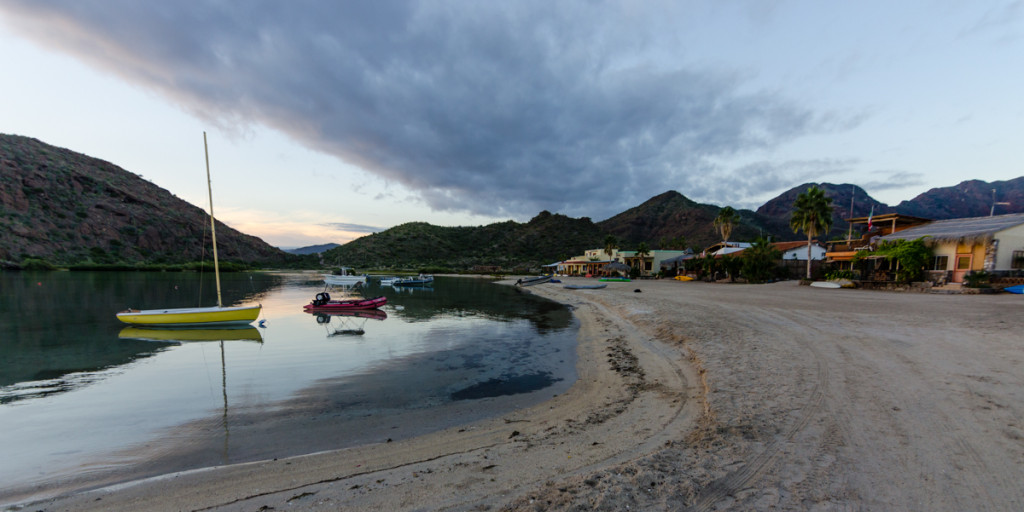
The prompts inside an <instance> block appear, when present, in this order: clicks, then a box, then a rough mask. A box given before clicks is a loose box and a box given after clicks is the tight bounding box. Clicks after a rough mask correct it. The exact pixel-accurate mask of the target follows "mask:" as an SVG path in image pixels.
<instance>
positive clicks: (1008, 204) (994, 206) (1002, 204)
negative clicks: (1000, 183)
mask: <svg viewBox="0 0 1024 512" xmlns="http://www.w3.org/2000/svg"><path fill="white" fill-rule="evenodd" d="M996 205H999V206H1010V203H1007V202H1000V203H997V202H996V189H992V209H991V210H989V211H988V216H989V217H992V216H993V215H995V214H996Z"/></svg>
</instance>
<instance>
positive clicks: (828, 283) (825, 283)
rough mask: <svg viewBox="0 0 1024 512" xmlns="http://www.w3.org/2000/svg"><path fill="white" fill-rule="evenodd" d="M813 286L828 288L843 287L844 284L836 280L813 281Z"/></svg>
mask: <svg viewBox="0 0 1024 512" xmlns="http://www.w3.org/2000/svg"><path fill="white" fill-rule="evenodd" d="M811 286H813V287H815V288H827V289H836V288H842V286H840V285H839V283H835V282H832V281H815V282H813V283H811Z"/></svg>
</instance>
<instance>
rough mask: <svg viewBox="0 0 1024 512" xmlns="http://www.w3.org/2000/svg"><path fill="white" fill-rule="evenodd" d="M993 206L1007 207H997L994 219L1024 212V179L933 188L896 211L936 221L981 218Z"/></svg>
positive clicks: (978, 181) (903, 203)
mask: <svg viewBox="0 0 1024 512" xmlns="http://www.w3.org/2000/svg"><path fill="white" fill-rule="evenodd" d="M993 191H995V194H994V196H995V197H994V199H993ZM994 202H1001V203H1002V202H1005V203H1010V204H1008V205H996V206H995V210H994V211H995V214H996V215H998V214H1001V213H1021V212H1024V176H1022V177H1020V178H1014V179H1012V180H1007V181H993V182H992V183H989V182H986V181H980V180H970V181H964V182H961V183H960V184H959V185H956V186H953V187H942V188H933V189H931V190H929V191H927V192H925V193H923V194H921V195H919V196H917V197H915V198H913V199H911V200H909V201H903V202H901V203H900V204H898V205H896V208H895V210H896V211H898V212H900V213H905V214H907V215H914V216H917V217H925V218H929V219H936V220H938V219H958V218H963V217H984V216H985V215H989V214H990V213H992V212H993V208H992V205H993V203H994Z"/></svg>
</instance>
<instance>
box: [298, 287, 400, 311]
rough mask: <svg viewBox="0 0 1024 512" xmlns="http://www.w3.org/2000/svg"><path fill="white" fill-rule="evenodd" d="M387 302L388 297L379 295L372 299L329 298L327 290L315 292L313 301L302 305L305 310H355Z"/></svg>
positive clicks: (375, 306)
mask: <svg viewBox="0 0 1024 512" xmlns="http://www.w3.org/2000/svg"><path fill="white" fill-rule="evenodd" d="M387 303H388V298H387V297H385V296H383V295H381V296H380V297H374V298H372V299H349V300H331V294H329V293H327V292H323V293H318V294H316V298H315V299H313V302H310V303H309V304H306V305H305V306H302V309H305V310H306V311H326V312H330V311H356V310H360V309H377V308H379V307H381V306H383V305H385V304H387Z"/></svg>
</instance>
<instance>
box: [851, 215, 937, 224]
mask: <svg viewBox="0 0 1024 512" xmlns="http://www.w3.org/2000/svg"><path fill="white" fill-rule="evenodd" d="M868 219H871V224H883V223H884V224H892V223H893V221H895V223H896V227H902V226H910V225H915V224H924V223H925V222H930V221H931V220H932V219H926V218H924V217H914V216H913V215H904V214H902V213H882V214H879V215H870V216H867V217H853V218H849V219H846V222H849V223H850V224H867V223H868Z"/></svg>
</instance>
